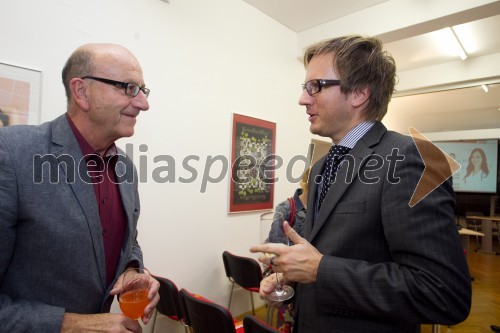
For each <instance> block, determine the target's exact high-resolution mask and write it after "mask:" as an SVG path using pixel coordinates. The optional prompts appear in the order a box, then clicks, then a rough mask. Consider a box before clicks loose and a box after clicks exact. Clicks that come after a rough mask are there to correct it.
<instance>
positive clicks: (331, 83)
mask: <svg viewBox="0 0 500 333" xmlns="http://www.w3.org/2000/svg"><path fill="white" fill-rule="evenodd" d="M312 82H316V84H317V87H318V91H315V92H313V91H312V87H311V83H312ZM340 83H341V81H340V80H327V79H314V80H309V81H307V82H306V83H303V84H302V89H305V90H306V91H307V93H308V94H309V96H314V95H316V94H319V93H320V92H321V90H322V89H323V87H330V86H340ZM314 88H315V87H314Z"/></svg>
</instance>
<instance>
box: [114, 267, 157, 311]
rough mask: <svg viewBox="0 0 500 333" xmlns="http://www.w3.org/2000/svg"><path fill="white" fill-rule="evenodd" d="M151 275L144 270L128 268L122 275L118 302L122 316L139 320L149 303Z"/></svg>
mask: <svg viewBox="0 0 500 333" xmlns="http://www.w3.org/2000/svg"><path fill="white" fill-rule="evenodd" d="M150 277H151V274H150V273H149V271H148V270H147V269H145V268H128V269H127V270H126V271H125V273H123V280H122V291H121V293H120V295H119V296H118V302H119V304H120V309H121V310H122V312H123V314H124V315H126V316H127V317H129V318H131V319H139V318H140V317H141V316H142V315H143V314H144V309H145V308H146V306H147V305H148V303H149V299H148V292H149V281H150Z"/></svg>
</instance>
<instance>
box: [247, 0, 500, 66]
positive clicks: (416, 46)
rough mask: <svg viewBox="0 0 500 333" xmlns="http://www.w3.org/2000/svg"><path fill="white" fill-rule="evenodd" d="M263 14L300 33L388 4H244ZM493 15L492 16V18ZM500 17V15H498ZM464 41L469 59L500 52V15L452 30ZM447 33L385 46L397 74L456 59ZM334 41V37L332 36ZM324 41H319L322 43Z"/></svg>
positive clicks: (338, 0)
mask: <svg viewBox="0 0 500 333" xmlns="http://www.w3.org/2000/svg"><path fill="white" fill-rule="evenodd" d="M244 1H245V2H247V3H249V4H250V5H252V6H254V7H255V8H257V9H258V10H260V11H261V12H263V13H264V14H266V15H268V16H270V17H271V18H273V19H275V20H276V21H278V22H280V23H282V24H283V25H285V26H287V27H289V28H290V29H292V30H293V31H295V32H297V33H300V32H303V31H306V30H308V29H311V28H314V27H316V26H319V25H321V24H324V23H327V22H330V21H334V20H336V19H339V18H342V17H344V16H347V15H349V14H353V13H356V12H358V11H362V10H364V9H367V8H369V7H372V6H375V5H378V4H381V3H384V2H387V1H388V0H351V1H346V0H244ZM492 14H494V13H491V14H490V15H492ZM498 14H500V13H498ZM453 29H454V30H455V32H456V34H457V35H458V36H459V37H460V38H461V39H463V40H461V42H462V43H463V44H464V47H465V48H466V50H467V52H468V55H469V57H476V56H481V55H486V54H491V53H498V52H500V38H498V37H497V33H494V31H497V32H498V31H500V15H495V16H491V17H485V18H480V19H477V20H474V21H471V22H467V23H464V24H459V25H456V26H453ZM443 34H446V32H443V31H440V30H436V31H433V32H428V33H425V34H421V35H417V36H413V37H410V38H405V39H400V40H397V41H392V42H389V43H385V45H384V46H385V48H386V49H387V50H388V51H389V53H391V54H392V56H393V57H394V59H395V60H396V64H397V66H398V70H407V69H413V68H417V67H421V66H428V65H432V64H437V63H442V62H446V61H450V60H454V59H456V57H457V56H456V54H454V53H453V50H451V48H450V47H449V45H448V44H446V43H442V40H443V37H445V36H443ZM332 37H333V36H332ZM320 39H322V38H318V40H320Z"/></svg>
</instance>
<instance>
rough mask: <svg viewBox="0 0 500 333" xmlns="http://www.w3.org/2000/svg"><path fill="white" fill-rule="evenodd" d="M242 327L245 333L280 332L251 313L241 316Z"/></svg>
mask: <svg viewBox="0 0 500 333" xmlns="http://www.w3.org/2000/svg"><path fill="white" fill-rule="evenodd" d="M243 327H244V328H245V333H280V331H278V330H277V329H274V328H273V327H271V326H269V325H268V324H266V323H265V322H263V321H262V320H260V319H258V318H257V317H255V316H252V315H248V316H246V317H245V318H243Z"/></svg>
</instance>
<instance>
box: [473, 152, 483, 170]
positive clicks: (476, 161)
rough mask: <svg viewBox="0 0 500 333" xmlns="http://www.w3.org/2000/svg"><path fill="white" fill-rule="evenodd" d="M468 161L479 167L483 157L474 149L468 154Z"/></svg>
mask: <svg viewBox="0 0 500 333" xmlns="http://www.w3.org/2000/svg"><path fill="white" fill-rule="evenodd" d="M470 161H471V163H472V165H474V166H475V167H477V168H479V167H481V164H482V163H483V158H482V157H481V154H480V153H479V152H478V151H476V152H474V153H473V154H472V155H471V156H470Z"/></svg>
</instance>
